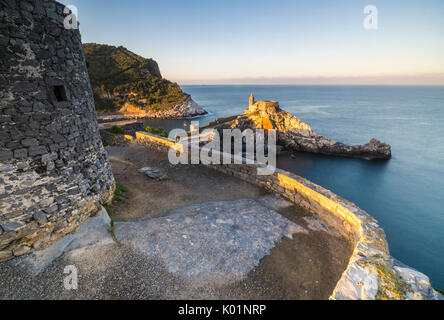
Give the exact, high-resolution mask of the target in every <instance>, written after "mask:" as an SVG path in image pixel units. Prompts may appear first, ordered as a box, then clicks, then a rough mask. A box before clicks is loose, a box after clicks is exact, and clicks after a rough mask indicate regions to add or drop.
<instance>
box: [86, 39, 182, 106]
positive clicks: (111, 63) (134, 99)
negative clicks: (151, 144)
mask: <svg viewBox="0 0 444 320" xmlns="http://www.w3.org/2000/svg"><path fill="white" fill-rule="evenodd" d="M83 49H84V52H85V58H86V63H87V66H88V73H89V78H90V80H91V84H92V87H93V91H94V100H95V105H96V109H97V111H102V112H103V111H117V110H119V109H120V108H121V107H122V106H123V105H125V103H127V102H128V103H130V104H132V105H133V106H135V107H137V108H141V109H144V110H153V111H160V110H166V109H169V108H172V107H174V106H176V105H177V104H180V103H182V102H184V101H185V100H186V99H187V98H188V97H189V95H188V94H186V93H184V92H183V91H182V90H181V89H180V87H179V85H178V84H177V83H173V82H170V81H168V80H166V79H163V78H162V75H161V74H160V70H159V66H158V65H157V62H156V61H154V60H153V59H145V58H143V57H141V56H138V55H137V54H135V53H133V52H131V51H129V50H127V49H125V48H124V47H114V46H108V45H100V44H95V43H87V44H84V45H83Z"/></svg>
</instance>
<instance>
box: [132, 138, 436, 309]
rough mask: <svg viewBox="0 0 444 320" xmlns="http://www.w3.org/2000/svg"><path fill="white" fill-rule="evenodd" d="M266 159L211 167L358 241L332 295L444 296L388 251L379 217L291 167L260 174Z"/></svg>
mask: <svg viewBox="0 0 444 320" xmlns="http://www.w3.org/2000/svg"><path fill="white" fill-rule="evenodd" d="M136 138H137V140H136V142H137V143H141V144H146V145H154V146H156V147H157V148H158V149H159V150H162V151H168V149H169V148H170V147H171V145H172V144H173V142H172V141H170V140H168V139H165V138H161V137H153V135H151V134H147V133H145V132H137V133H136ZM260 166H261V165H260V164H258V163H255V164H241V165H239V164H228V165H224V164H221V165H209V167H211V168H213V169H215V170H218V171H221V172H224V173H226V174H229V175H233V176H236V177H239V178H241V179H242V180H245V181H248V182H250V183H253V184H256V185H259V186H262V187H264V188H265V189H268V190H270V191H272V192H275V193H278V194H280V195H282V196H283V197H285V198H287V199H289V200H290V201H292V202H294V203H295V204H297V205H300V206H302V207H304V208H306V209H308V210H309V211H311V212H312V213H313V214H315V215H317V216H318V217H319V218H321V219H322V220H324V221H325V222H327V223H328V224H329V225H331V226H333V227H334V228H335V229H336V230H338V231H339V232H340V233H341V234H342V235H343V236H345V237H346V238H347V239H348V240H349V241H350V242H351V243H352V244H353V247H354V251H353V254H352V256H351V257H350V261H349V264H348V266H347V268H346V270H345V271H344V273H343V274H342V276H341V278H340V279H339V281H338V283H337V285H336V287H335V289H334V291H333V293H332V295H331V297H330V298H331V299H354V300H356V299H365V300H373V299H444V297H443V296H442V295H441V294H439V293H438V292H437V291H435V290H434V289H433V287H432V286H431V284H430V280H429V278H428V277H427V276H426V275H424V274H422V273H420V272H418V271H416V270H414V269H412V268H409V267H408V266H406V265H404V264H403V263H401V262H399V261H397V260H396V259H394V258H393V257H391V256H390V254H389V249H388V245H387V241H386V238H385V233H384V231H383V230H382V229H381V228H380V227H379V225H378V222H377V221H376V220H375V219H374V218H373V217H372V216H370V215H369V214H368V213H367V212H365V211H363V210H362V209H360V208H359V207H357V206H356V205H355V204H353V203H351V202H349V201H347V200H346V199H344V198H341V197H339V196H338V195H336V194H334V193H333V192H331V191H329V190H327V189H324V188H323V187H321V186H319V185H317V184H314V183H313V182H311V181H309V180H307V179H305V178H302V177H300V176H298V175H295V174H292V173H290V172H287V171H284V170H280V169H276V171H275V172H274V173H273V174H271V175H257V169H258V168H259V167H260Z"/></svg>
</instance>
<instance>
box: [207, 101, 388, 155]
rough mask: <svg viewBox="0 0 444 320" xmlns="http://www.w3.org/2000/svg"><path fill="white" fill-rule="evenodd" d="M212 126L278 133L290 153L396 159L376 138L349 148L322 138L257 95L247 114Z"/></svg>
mask: <svg viewBox="0 0 444 320" xmlns="http://www.w3.org/2000/svg"><path fill="white" fill-rule="evenodd" d="M209 126H210V127H213V128H215V129H225V128H239V129H241V130H244V129H247V128H250V129H275V130H276V131H277V133H278V136H277V140H278V141H277V142H278V144H280V145H282V146H284V147H285V148H286V149H288V150H290V151H302V152H311V153H319V154H326V155H333V156H344V157H355V158H370V159H390V158H391V156H392V155H391V147H390V145H388V144H386V143H384V142H381V141H379V140H377V139H375V138H373V139H371V140H370V141H369V142H367V143H366V144H362V145H354V146H349V145H346V144H344V143H341V142H338V141H335V140H331V139H328V138H326V137H324V136H322V135H319V134H317V133H315V132H314V131H312V129H311V127H310V126H309V125H308V124H306V123H304V122H302V121H300V120H299V119H298V118H296V117H295V116H293V115H291V114H290V113H288V112H286V111H285V110H282V109H281V108H280V107H279V102H277V101H257V102H255V101H254V96H253V94H252V95H251V96H250V103H249V108H248V109H247V110H245V111H244V113H243V114H241V115H238V116H234V117H228V118H224V119H217V120H215V121H213V122H212V123H210V125H209Z"/></svg>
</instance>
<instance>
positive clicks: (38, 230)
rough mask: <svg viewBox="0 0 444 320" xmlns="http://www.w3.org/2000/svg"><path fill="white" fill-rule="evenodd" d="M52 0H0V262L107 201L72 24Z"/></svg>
mask: <svg viewBox="0 0 444 320" xmlns="http://www.w3.org/2000/svg"><path fill="white" fill-rule="evenodd" d="M63 9H64V6H63V5H61V4H59V3H57V2H55V1H51V0H33V1H25V0H1V1H0V60H1V61H0V62H1V63H0V85H1V91H0V127H1V130H0V262H1V261H5V260H8V259H10V258H12V257H14V256H19V255H22V254H25V253H28V252H30V251H32V250H34V249H41V248H43V247H44V246H45V245H46V244H48V243H49V242H53V241H56V240H58V239H59V238H61V237H62V236H63V235H64V234H66V233H69V232H71V231H73V230H74V229H76V228H77V227H78V226H79V225H80V224H81V223H82V222H83V221H85V220H86V219H87V218H88V217H89V216H90V213H92V212H94V211H96V210H97V209H98V208H99V206H100V204H101V203H103V202H104V201H107V200H108V199H109V198H110V197H111V195H112V193H113V189H114V178H113V175H112V171H111V167H110V165H109V163H108V159H107V154H106V151H105V150H104V149H103V146H102V142H101V139H100V135H99V131H98V125H97V120H96V114H95V107H94V101H93V96H92V91H91V87H90V83H89V78H88V72H87V68H86V64H85V59H84V56H83V49H82V44H81V38H80V33H79V30H78V29H70V30H68V29H65V28H64V25H63V21H64V19H65V15H64V14H63Z"/></svg>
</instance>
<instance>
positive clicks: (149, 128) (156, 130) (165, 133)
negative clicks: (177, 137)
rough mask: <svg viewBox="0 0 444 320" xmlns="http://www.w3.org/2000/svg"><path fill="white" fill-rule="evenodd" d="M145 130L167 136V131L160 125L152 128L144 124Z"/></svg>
mask: <svg viewBox="0 0 444 320" xmlns="http://www.w3.org/2000/svg"><path fill="white" fill-rule="evenodd" d="M145 131H146V132H148V133H152V134H156V135H158V136H161V137H164V138H168V132H166V130H165V129H164V128H162V127H160V128H153V127H150V126H146V127H145Z"/></svg>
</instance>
